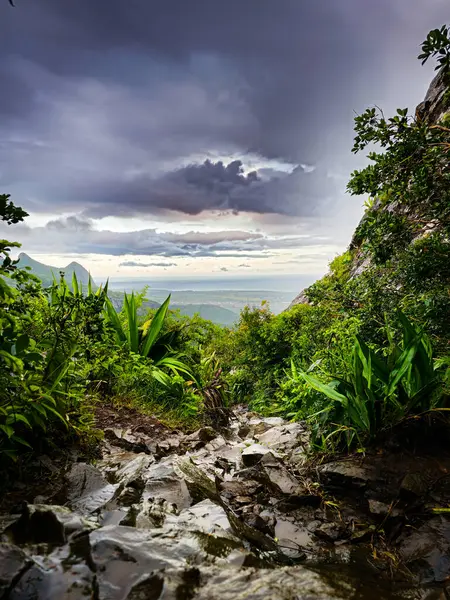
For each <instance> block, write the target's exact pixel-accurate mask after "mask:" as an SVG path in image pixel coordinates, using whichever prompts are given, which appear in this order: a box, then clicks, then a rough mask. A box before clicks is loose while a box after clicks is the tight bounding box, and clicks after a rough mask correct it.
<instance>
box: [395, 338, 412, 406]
mask: <svg viewBox="0 0 450 600" xmlns="http://www.w3.org/2000/svg"><path fill="white" fill-rule="evenodd" d="M417 347H418V341H417V338H414V339H412V340H411V341H410V343H409V345H408V346H407V347H406V348H405V349H404V350H403V352H402V353H401V354H400V356H399V358H398V359H397V361H396V363H395V365H394V369H393V370H392V373H391V376H390V381H389V387H388V389H387V395H388V396H391V394H393V393H394V392H395V389H396V387H397V385H398V383H399V382H400V380H401V378H402V377H403V376H404V375H405V373H406V372H407V370H408V369H409V367H410V366H411V363H412V361H413V359H414V356H415V355H416V352H417Z"/></svg>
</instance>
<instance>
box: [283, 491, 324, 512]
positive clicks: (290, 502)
mask: <svg viewBox="0 0 450 600" xmlns="http://www.w3.org/2000/svg"><path fill="white" fill-rule="evenodd" d="M321 504H322V498H321V497H320V496H314V495H313V494H299V495H297V494H293V495H291V496H289V498H286V499H282V500H280V501H279V502H277V504H276V506H277V510H279V511H280V512H292V511H294V510H297V509H298V508H303V507H311V508H319V506H320V505H321Z"/></svg>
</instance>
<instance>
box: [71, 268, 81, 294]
mask: <svg viewBox="0 0 450 600" xmlns="http://www.w3.org/2000/svg"><path fill="white" fill-rule="evenodd" d="M72 290H73V293H74V295H75V296H78V295H79V294H80V288H79V286H78V279H77V275H76V273H75V271H74V272H73V273H72Z"/></svg>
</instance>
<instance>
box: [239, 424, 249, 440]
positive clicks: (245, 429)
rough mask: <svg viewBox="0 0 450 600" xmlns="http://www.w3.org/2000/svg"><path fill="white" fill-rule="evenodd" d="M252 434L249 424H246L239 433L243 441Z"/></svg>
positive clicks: (240, 428)
mask: <svg viewBox="0 0 450 600" xmlns="http://www.w3.org/2000/svg"><path fill="white" fill-rule="evenodd" d="M250 432H251V427H250V425H249V424H248V423H244V424H243V425H241V426H240V427H239V429H238V431H237V434H238V436H239V437H240V438H241V439H242V440H245V439H246V438H247V437H248V436H249V435H250Z"/></svg>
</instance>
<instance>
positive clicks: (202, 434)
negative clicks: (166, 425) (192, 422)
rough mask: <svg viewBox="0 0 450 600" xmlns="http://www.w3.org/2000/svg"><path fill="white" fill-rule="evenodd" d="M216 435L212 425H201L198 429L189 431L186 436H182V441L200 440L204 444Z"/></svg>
mask: <svg viewBox="0 0 450 600" xmlns="http://www.w3.org/2000/svg"><path fill="white" fill-rule="evenodd" d="M216 436H217V432H216V431H214V429H213V428H212V427H202V428H201V429H199V430H198V431H195V432H194V433H191V435H188V436H186V437H185V438H184V441H187V442H196V441H200V442H204V443H205V444H206V443H207V442H210V441H211V440H213V439H214V438H215V437H216Z"/></svg>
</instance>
